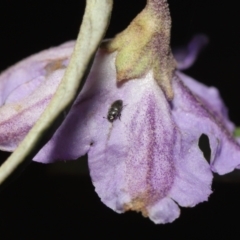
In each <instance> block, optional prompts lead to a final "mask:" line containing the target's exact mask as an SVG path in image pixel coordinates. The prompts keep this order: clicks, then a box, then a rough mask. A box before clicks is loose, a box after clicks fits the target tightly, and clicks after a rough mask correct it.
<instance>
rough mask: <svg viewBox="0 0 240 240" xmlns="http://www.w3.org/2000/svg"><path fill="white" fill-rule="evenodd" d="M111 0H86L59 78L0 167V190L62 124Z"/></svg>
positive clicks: (101, 33) (104, 24)
mask: <svg viewBox="0 0 240 240" xmlns="http://www.w3.org/2000/svg"><path fill="white" fill-rule="evenodd" d="M112 5H113V4H112V0H87V3H86V9H85V13H84V16H83V21H82V24H81V27H80V32H79V35H78V37H77V41H76V45H75V48H74V51H73V54H72V57H71V59H70V62H69V65H68V67H67V69H66V72H65V74H64V76H63V79H62V81H61V83H60V85H59V87H58V89H57V91H56V93H55V94H54V96H53V98H52V100H51V102H50V103H49V105H48V106H47V108H46V110H45V111H44V112H43V114H42V115H41V116H40V118H39V120H38V121H37V122H36V124H35V125H34V126H33V128H32V129H31V130H30V131H29V133H28V135H27V136H26V137H25V138H24V140H23V141H22V142H21V143H20V144H19V146H18V148H17V149H16V150H15V151H14V152H13V153H12V155H11V156H10V157H9V158H8V159H7V160H6V161H5V162H4V163H3V164H2V166H1V168H0V185H1V188H2V186H3V185H5V183H7V182H8V181H6V180H9V179H10V178H9V177H11V176H13V173H16V172H19V171H21V170H23V169H24V167H25V166H26V165H28V164H29V163H31V161H32V158H33V157H34V156H35V155H36V154H37V153H38V151H39V150H40V149H41V148H42V147H43V146H44V145H45V144H46V143H47V141H48V140H49V139H50V138H51V136H52V135H53V134H54V132H55V131H56V130H57V128H58V127H59V126H60V124H61V123H62V122H63V121H64V119H65V117H66V115H67V113H68V111H69V110H70V108H71V106H72V104H73V102H74V100H75V98H76V97H77V95H78V94H79V92H80V90H81V88H82V87H83V83H84V80H85V79H86V77H87V74H88V72H89V69H90V67H91V64H92V60H93V58H94V55H95V53H96V51H97V48H98V46H99V44H100V42H101V40H102V39H103V37H104V35H105V32H106V29H107V27H108V23H109V20H110V16H111V10H112Z"/></svg>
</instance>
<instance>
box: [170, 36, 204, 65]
mask: <svg viewBox="0 0 240 240" xmlns="http://www.w3.org/2000/svg"><path fill="white" fill-rule="evenodd" d="M207 44H208V38H207V36H205V35H203V34H198V35H196V36H194V37H193V38H192V39H191V41H190V43H189V44H188V45H187V47H185V48H177V49H173V55H174V58H175V59H176V61H177V68H178V69H179V70H184V69H187V68H190V67H191V66H192V65H193V64H194V62H195V61H196V59H197V57H198V55H199V53H200V52H201V50H202V49H203V48H204V47H205V46H206V45H207Z"/></svg>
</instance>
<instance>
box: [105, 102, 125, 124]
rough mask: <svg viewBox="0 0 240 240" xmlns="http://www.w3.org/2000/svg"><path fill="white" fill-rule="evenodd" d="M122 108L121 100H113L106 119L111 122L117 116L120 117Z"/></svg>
mask: <svg viewBox="0 0 240 240" xmlns="http://www.w3.org/2000/svg"><path fill="white" fill-rule="evenodd" d="M122 109H123V101H122V100H117V101H115V102H113V104H112V105H111V107H110V108H109V110H108V115H107V119H108V121H109V122H113V121H114V120H116V119H117V118H119V119H120V117H121V112H122Z"/></svg>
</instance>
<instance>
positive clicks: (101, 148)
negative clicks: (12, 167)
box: [0, 0, 240, 223]
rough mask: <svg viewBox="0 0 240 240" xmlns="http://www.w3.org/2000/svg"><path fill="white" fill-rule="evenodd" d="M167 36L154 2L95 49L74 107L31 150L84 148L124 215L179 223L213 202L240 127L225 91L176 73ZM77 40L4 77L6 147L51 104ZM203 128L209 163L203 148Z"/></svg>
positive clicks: (42, 154)
mask: <svg viewBox="0 0 240 240" xmlns="http://www.w3.org/2000/svg"><path fill="white" fill-rule="evenodd" d="M159 22H160V25H159ZM139 32H140V33H142V36H144V37H143V38H141V41H140V42H139V37H138V36H139ZM169 39H170V17H169V13H168V10H167V3H166V1H165V0H159V1H156V0H154V1H153V0H149V1H147V6H146V8H145V9H144V10H143V11H142V12H141V13H140V14H139V15H138V16H137V18H136V19H135V20H134V21H133V22H132V23H131V25H130V26H129V27H128V28H127V29H126V30H125V31H123V32H122V33H120V34H119V35H118V36H117V38H115V39H114V40H113V41H111V42H110V43H109V42H108V43H106V42H105V44H103V46H102V48H100V49H99V50H98V52H97V54H96V56H95V59H94V62H93V66H92V68H91V71H90V73H89V75H88V78H87V81H86V83H85V85H84V87H83V89H82V91H81V93H80V94H79V95H78V97H77V99H76V101H75V103H74V105H73V106H72V108H71V110H70V113H69V114H68V115H67V116H66V118H65V120H64V122H63V124H62V125H61V126H60V127H59V128H58V130H57V131H56V132H55V134H54V135H53V137H52V138H51V139H50V140H49V142H48V143H47V144H46V145H45V146H44V147H43V148H42V149H41V150H40V151H39V152H38V154H37V155H36V156H35V157H34V160H35V161H38V162H42V163H52V162H55V161H58V160H72V159H77V158H79V157H80V156H83V155H85V154H86V153H87V154H88V159H89V169H90V175H91V178H92V181H93V184H94V186H95V189H96V192H97V193H98V195H99V197H100V198H101V200H102V201H103V202H104V203H105V204H106V205H107V206H108V207H110V208H112V209H113V210H114V211H116V212H118V213H122V212H125V211H127V210H134V211H138V212H141V213H142V214H143V215H144V216H146V217H149V218H150V219H151V220H152V221H154V222H155V223H168V222H172V221H174V220H175V219H176V218H177V217H178V216H179V215H180V209H179V206H182V207H193V206H195V205H196V204H198V203H200V202H203V201H206V200H207V199H208V197H209V195H210V194H211V192H212V191H211V183H212V177H213V174H212V172H216V173H218V174H225V173H228V172H231V171H232V170H233V169H235V168H238V167H239V164H240V146H239V144H238V143H237V141H236V140H235V139H234V138H233V136H232V135H233V130H234V125H233V124H232V123H231V122H230V120H229V119H228V116H227V110H226V107H225V105H224V103H223V102H222V100H221V98H220V96H219V93H218V90H217V89H216V88H214V87H207V86H205V85H203V84H201V83H198V82H197V81H195V80H193V79H191V78H190V77H188V76H186V75H184V74H183V73H181V72H178V71H175V61H174V59H173V57H172V54H171V50H170V48H169ZM204 42H206V39H205V38H203V37H202V36H201V37H198V38H194V39H193V40H192V41H191V43H190V44H189V46H188V47H187V50H185V51H178V52H176V59H177V60H178V63H177V66H178V68H179V69H185V68H187V67H189V66H190V65H191V64H192V63H193V62H194V60H195V59H196V56H197V54H198V52H199V50H200V48H201V46H202V45H204ZM136 43H139V45H137V44H136ZM73 46H74V42H68V43H65V44H63V45H61V46H59V47H56V48H52V49H49V50H46V51H43V52H41V53H39V54H36V55H33V56H31V57H29V58H27V59H25V60H23V61H21V62H20V63H18V64H16V65H15V66H13V67H11V68H9V69H8V70H6V71H5V72H3V73H2V74H1V75H0V93H1V94H0V96H1V97H0V104H1V107H0V149H1V150H5V151H14V149H15V148H16V147H17V146H18V144H19V143H20V141H21V140H22V139H23V138H24V136H26V134H27V133H28V131H29V130H30V129H31V127H32V126H33V125H34V123H35V122H36V120H37V119H38V118H39V116H40V114H41V113H42V112H43V111H44V109H45V108H46V106H47V105H48V103H49V101H50V99H51V98H52V96H53V94H54V92H55V91H56V89H57V87H58V85H59V83H60V81H61V78H62V76H63V74H64V71H65V68H66V66H67V64H68V62H69V57H70V55H71V53H72V50H73ZM136 46H137V47H136ZM117 80H118V82H117ZM122 80H125V81H122ZM126 80H129V81H126ZM116 101H118V102H117V103H118V104H116ZM203 134H205V135H207V136H208V139H209V144H210V148H211V156H210V162H209V163H208V162H207V161H206V160H205V158H204V156H203V153H202V151H201V150H200V148H199V139H200V137H201V136H202V135H203Z"/></svg>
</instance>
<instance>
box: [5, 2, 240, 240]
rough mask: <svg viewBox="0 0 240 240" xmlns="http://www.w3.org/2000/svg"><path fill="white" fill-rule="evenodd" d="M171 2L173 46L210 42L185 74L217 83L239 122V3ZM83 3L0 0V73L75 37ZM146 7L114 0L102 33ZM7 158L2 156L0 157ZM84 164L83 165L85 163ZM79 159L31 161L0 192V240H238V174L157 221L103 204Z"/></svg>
mask: <svg viewBox="0 0 240 240" xmlns="http://www.w3.org/2000/svg"><path fill="white" fill-rule="evenodd" d="M169 3H170V10H171V15H172V19H173V24H172V25H173V28H172V46H179V45H183V44H186V43H187V42H188V41H189V40H190V38H191V37H192V36H193V35H194V34H196V33H205V34H206V35H207V36H208V37H209V39H210V44H209V45H208V47H207V48H206V49H205V50H204V51H203V53H202V54H201V55H200V57H199V59H198V60H197V62H196V63H195V65H194V66H193V67H192V68H191V69H189V70H187V71H186V73H187V74H189V75H191V76H193V77H194V78H196V79H198V80H200V81H202V82H204V83H205V84H207V85H214V86H216V87H218V88H219V90H220V92H221V95H222V97H223V99H224V101H225V102H226V104H227V106H228V108H229V111H230V118H231V119H232V121H234V122H235V123H236V124H237V125H240V114H239V103H240V94H239V80H240V71H239V68H240V60H239V56H240V46H239V43H240V29H239V8H238V1H219V0H171V1H169ZM84 5H85V1H84V0H79V1H76V0H72V1H71V0H58V1H57V0H48V1H46V0H41V1H40V0H35V1H27V0H1V2H0V71H3V70H4V69H5V68H6V67H8V66H10V65H12V64H13V63H15V62H17V61H19V60H21V59H22V58H24V57H26V56H28V55H30V54H33V53H35V52H38V51H40V50H43V49H45V48H49V47H50V46H56V45H58V44H61V43H63V42H65V41H67V40H70V39H75V38H76V36H77V32H78V29H79V25H80V22H81V18H82V14H83V11H84ZM144 5H145V1H143V0H128V1H123V0H115V1H114V11H113V15H112V21H111V24H110V26H109V30H108V32H107V35H106V37H108V38H109V37H113V36H114V35H115V34H116V33H118V32H119V31H121V30H123V29H124V28H125V27H126V26H127V24H128V23H129V21H130V20H131V19H132V18H133V17H134V16H135V15H136V14H137V13H138V12H139V11H140V10H141V9H142V8H143V7H144ZM6 157H7V154H3V153H2V154H1V161H4V159H5V158H6ZM82 161H84V163H85V165H86V160H84V159H83V160H82ZM78 164H79V163H78V162H75V163H68V164H66V165H67V167H65V170H63V169H62V167H61V166H60V167H54V166H53V165H42V164H37V163H33V164H31V165H30V166H29V168H28V169H26V171H25V172H24V173H23V174H22V175H21V176H20V177H19V178H18V179H17V180H16V181H14V182H13V183H12V184H10V185H9V186H8V188H6V189H5V190H4V191H3V192H1V193H0V239H1V240H2V239H80V238H81V239H97V238H107V239H108V238H109V239H118V238H119V239H122V238H125V239H132V238H137V237H138V238H140V239H146V238H148V239H239V238H240V231H239V224H240V219H239V217H240V205H239V203H240V184H239V182H238V179H237V178H235V179H234V180H232V178H228V177H226V178H224V179H223V180H222V181H216V182H214V184H213V187H212V188H213V191H214V193H213V194H212V195H211V196H210V199H209V201H208V202H205V203H202V204H199V205H198V206H197V207H195V208H192V209H182V214H181V217H180V218H179V219H177V220H176V221H175V222H174V223H172V224H166V225H154V224H153V223H152V222H150V221H149V220H148V219H144V218H143V217H141V215H140V214H136V213H126V214H121V215H119V214H116V213H114V212H113V211H112V210H110V209H108V208H107V207H105V206H104V205H103V204H102V203H101V202H100V200H99V199H98V196H97V195H96V193H95V192H94V188H93V186H92V184H91V180H90V178H89V176H88V174H86V173H83V172H82V171H81V170H80V169H79V170H78V168H77V167H78ZM56 166H57V165H56ZM83 167H84V166H83ZM85 167H86V166H85ZM72 169H74V171H73V170H72ZM78 171H79V172H78Z"/></svg>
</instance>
